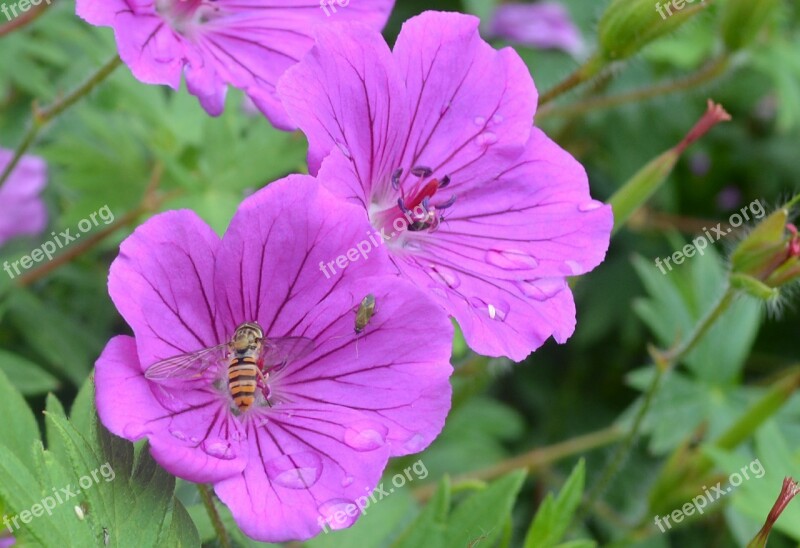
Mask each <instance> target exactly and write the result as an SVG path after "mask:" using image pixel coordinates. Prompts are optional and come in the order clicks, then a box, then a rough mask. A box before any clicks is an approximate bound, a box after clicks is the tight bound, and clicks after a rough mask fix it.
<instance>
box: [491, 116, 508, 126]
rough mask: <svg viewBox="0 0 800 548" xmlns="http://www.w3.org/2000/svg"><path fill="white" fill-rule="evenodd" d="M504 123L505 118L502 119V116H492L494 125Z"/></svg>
mask: <svg viewBox="0 0 800 548" xmlns="http://www.w3.org/2000/svg"><path fill="white" fill-rule="evenodd" d="M504 121H505V117H503V115H502V114H495V115H494V116H492V122H493V123H494V124H495V125H499V124H502V123H503V122H504Z"/></svg>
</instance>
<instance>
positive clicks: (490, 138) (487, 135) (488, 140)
mask: <svg viewBox="0 0 800 548" xmlns="http://www.w3.org/2000/svg"><path fill="white" fill-rule="evenodd" d="M475 142H476V143H477V144H478V146H489V145H493V144H495V143H496V142H497V134H496V133H494V132H491V131H484V132H483V133H481V134H480V135H478V136H477V137H476V138H475Z"/></svg>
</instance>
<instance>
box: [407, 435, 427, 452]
mask: <svg viewBox="0 0 800 548" xmlns="http://www.w3.org/2000/svg"><path fill="white" fill-rule="evenodd" d="M403 448H404V449H406V450H407V451H408V452H409V453H419V452H420V451H422V450H423V449H424V448H425V436H423V435H422V434H414V435H413V436H411V437H410V438H409V439H408V441H407V442H406V443H405V444H404V445H403Z"/></svg>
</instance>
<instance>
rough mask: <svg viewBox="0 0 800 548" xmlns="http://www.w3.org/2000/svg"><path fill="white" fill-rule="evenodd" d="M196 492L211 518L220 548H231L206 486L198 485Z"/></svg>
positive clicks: (229, 540)
mask: <svg viewBox="0 0 800 548" xmlns="http://www.w3.org/2000/svg"><path fill="white" fill-rule="evenodd" d="M197 490H198V491H199V492H200V498H201V499H203V505H204V506H205V507H206V512H208V517H210V518H211V523H212V525H214V530H215V531H216V532H217V537H218V538H219V544H220V546H222V548H231V547H232V546H233V545H232V544H231V539H230V537H229V536H228V532H227V531H226V530H225V525H223V523H222V518H221V517H220V515H219V512H217V507H216V506H215V505H214V498H213V497H212V496H211V492H210V491H209V489H208V486H206V485H203V484H202V483H198V484H197Z"/></svg>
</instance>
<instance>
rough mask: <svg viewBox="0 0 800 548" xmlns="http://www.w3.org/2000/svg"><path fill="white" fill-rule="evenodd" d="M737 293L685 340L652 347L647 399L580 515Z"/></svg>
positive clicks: (602, 489) (613, 472)
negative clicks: (678, 367) (665, 386)
mask: <svg viewBox="0 0 800 548" xmlns="http://www.w3.org/2000/svg"><path fill="white" fill-rule="evenodd" d="M735 296H736V292H735V290H733V289H732V288H730V287H726V288H725V292H724V294H723V295H722V297H721V298H720V299H719V301H717V303H716V304H715V305H714V307H713V308H712V309H711V311H710V312H709V313H708V314H706V316H705V317H704V318H703V319H702V320H700V322H699V323H698V324H697V326H696V327H695V328H694V330H693V331H692V333H691V334H690V335H689V336H688V337H687V338H685V339H684V340H683V341H681V342H679V343H677V344H676V345H674V346H673V347H672V348H671V349H669V350H666V351H664V352H661V351H658V350H655V349H651V354H652V356H653V361H654V362H655V365H656V374H655V376H654V377H653V380H652V381H651V383H650V386H649V387H648V388H647V392H645V396H644V402H642V405H641V407H640V408H639V410H638V411H637V412H636V416H635V417H634V420H633V424H632V425H631V429H630V431H629V432H628V433H627V435H625V437H624V439H623V440H622V442H621V443H620V444H619V445H618V446H617V449H616V450H615V451H614V454H613V455H612V457H611V459H610V460H609V462H608V464H607V465H606V467H605V468H604V469H603V472H602V473H601V474H600V479H599V480H598V481H597V482H596V483H595V484H594V486H593V487H592V489H591V491H590V492H589V494H588V495H587V497H586V499H585V501H584V503H583V505H582V508H581V512H580V517H581V518H583V517H585V516H586V515H587V514H588V513H589V512H590V511H591V509H592V508H593V507H594V505H595V504H596V502H597V500H598V498H599V497H600V495H601V494H602V493H603V492H605V490H606V488H607V487H608V486H609V485H610V484H611V482H612V481H613V479H614V478H615V477H616V475H617V473H618V472H619V469H620V467H621V466H622V464H623V463H624V462H625V461H626V460H627V459H628V456H629V453H630V451H631V449H632V447H633V444H634V442H635V441H636V440H637V439H638V437H639V433H640V431H641V428H642V425H643V424H644V419H645V418H646V417H647V413H648V412H649V411H650V408H651V406H652V404H653V401H654V400H655V396H656V394H657V393H658V390H659V388H661V381H662V380H663V379H664V377H665V376H666V374H667V373H668V372H669V371H670V370H671V369H672V368H673V367H674V366H675V364H677V363H678V362H679V361H680V360H681V359H683V358H684V357H685V356H686V355H687V354H688V353H689V352H691V351H692V349H693V348H694V347H695V346H696V345H697V343H698V342H700V340H702V338H703V336H704V335H705V334H706V333H707V332H708V330H709V329H710V328H711V327H712V326H713V325H714V324H715V323H716V321H717V320H718V319H719V318H720V316H721V315H722V314H723V313H724V312H725V311H726V310H727V309H728V308H729V307H730V305H731V303H732V302H733V299H734V297H735Z"/></svg>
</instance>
